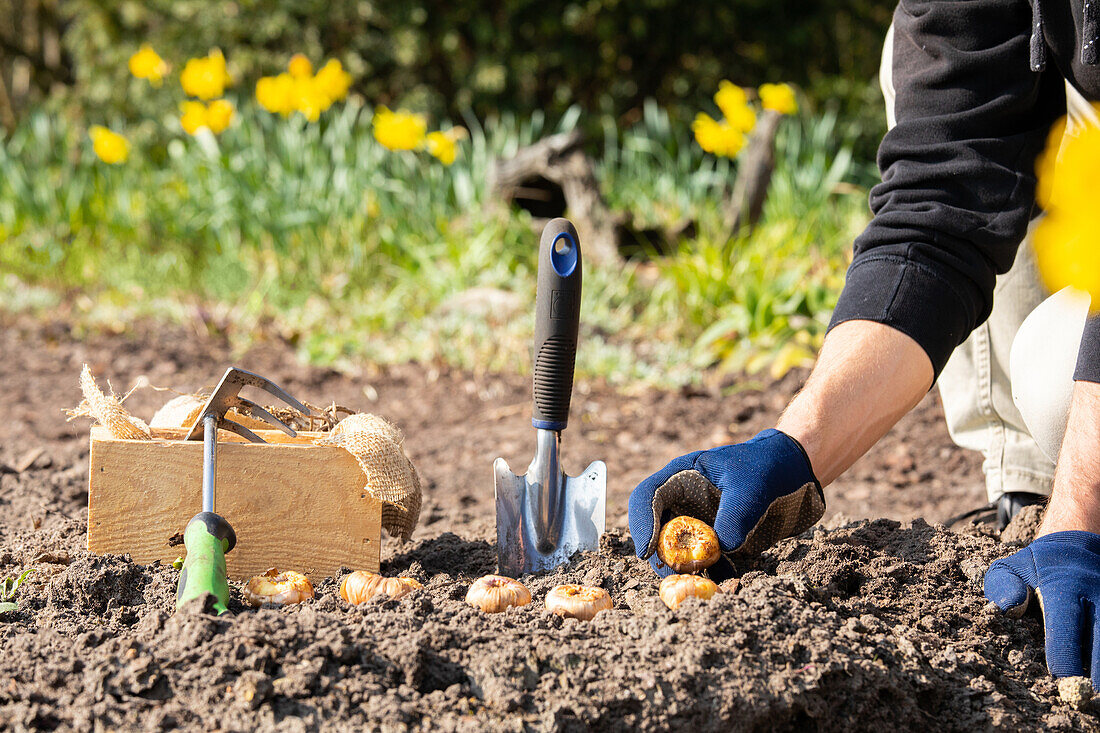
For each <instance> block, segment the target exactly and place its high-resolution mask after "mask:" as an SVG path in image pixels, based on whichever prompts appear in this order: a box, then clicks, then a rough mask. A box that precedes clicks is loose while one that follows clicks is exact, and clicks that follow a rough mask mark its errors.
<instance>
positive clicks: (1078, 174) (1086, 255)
mask: <svg viewBox="0 0 1100 733" xmlns="http://www.w3.org/2000/svg"><path fill="white" fill-rule="evenodd" d="M1063 129H1064V128H1063ZM1097 170H1100V129H1098V128H1096V127H1088V128H1085V129H1084V130H1082V131H1080V132H1079V133H1071V134H1070V135H1067V136H1065V137H1064V138H1063V137H1062V136H1061V135H1058V136H1055V135H1051V137H1050V139H1049V140H1048V148H1047V151H1046V153H1045V154H1044V155H1043V157H1042V159H1041V161H1040V167H1039V181H1040V187H1039V188H1040V190H1039V195H1040V202H1041V203H1042V205H1043V208H1044V210H1045V212H1046V214H1045V216H1043V218H1042V219H1041V220H1040V221H1039V224H1038V227H1037V228H1036V230H1035V236H1034V238H1033V243H1034V247H1035V258H1036V261H1037V263H1038V265H1039V274H1040V275H1041V277H1042V279H1043V282H1044V284H1045V285H1046V286H1047V288H1048V289H1049V290H1050V291H1051V292H1057V291H1058V290H1061V289H1062V288H1064V287H1067V286H1071V287H1074V288H1076V289H1077V290H1082V291H1084V292H1086V293H1088V294H1089V295H1090V296H1092V307H1091V310H1092V312H1093V313H1096V312H1097V311H1100V227H1097V225H1096V213H1095V208H1094V207H1095V201H1094V199H1095V197H1094V196H1093V195H1092V194H1093V192H1094V188H1093V186H1094V185H1095V181H1096V171H1097Z"/></svg>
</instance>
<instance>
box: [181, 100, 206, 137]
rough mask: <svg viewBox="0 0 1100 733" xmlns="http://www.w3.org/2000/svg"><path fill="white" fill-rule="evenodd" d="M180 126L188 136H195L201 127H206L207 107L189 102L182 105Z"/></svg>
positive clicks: (199, 103) (192, 101)
mask: <svg viewBox="0 0 1100 733" xmlns="http://www.w3.org/2000/svg"><path fill="white" fill-rule="evenodd" d="M180 111H181V113H182V114H180V125H182V126H183V131H184V132H186V133H187V134H188V135H194V134H195V133H196V132H198V129H199V128H200V127H203V126H205V125H206V105H205V104H203V103H202V102H196V101H194V100H189V101H186V102H184V103H183V104H181V105H180Z"/></svg>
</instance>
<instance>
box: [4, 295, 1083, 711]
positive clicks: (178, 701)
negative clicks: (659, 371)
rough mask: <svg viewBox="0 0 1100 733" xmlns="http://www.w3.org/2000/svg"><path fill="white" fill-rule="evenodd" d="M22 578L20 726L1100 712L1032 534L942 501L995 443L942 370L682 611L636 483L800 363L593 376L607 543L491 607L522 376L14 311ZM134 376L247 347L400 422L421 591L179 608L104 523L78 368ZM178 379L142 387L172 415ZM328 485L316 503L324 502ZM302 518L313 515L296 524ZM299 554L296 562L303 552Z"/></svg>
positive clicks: (7, 644)
mask: <svg viewBox="0 0 1100 733" xmlns="http://www.w3.org/2000/svg"><path fill="white" fill-rule="evenodd" d="M0 354H2V358H0V389H2V394H3V397H4V418H3V419H2V420H0V577H2V576H5V575H8V574H14V573H17V572H19V571H21V570H23V569H25V568H30V567H33V568H36V572H35V573H33V574H32V575H31V576H30V577H29V578H28V580H27V582H26V583H25V585H24V586H23V587H22V588H21V589H20V591H19V600H20V609H19V610H18V611H15V612H13V613H9V614H7V615H5V616H0V725H2V726H3V727H4V728H6V729H12V730H29V729H48V730H50V729H58V730H155V729H161V728H165V729H166V728H177V727H179V728H186V729H205V730H227V731H228V730H253V729H261V730H274V729H279V730H286V731H296V730H303V731H304V730H316V729H325V730H395V731H396V730H406V729H413V730H421V729H431V730H466V731H481V730H585V729H599V730H626V729H635V728H644V729H653V730H656V729H685V728H690V729H692V730H695V731H710V730H716V731H717V730H722V731H727V730H882V729H883V728H884V727H885V726H888V725H892V726H896V727H900V728H902V729H908V728H915V727H917V726H921V727H928V728H935V729H944V730H975V729H979V730H980V729H1010V730H1019V729H1035V728H1039V727H1046V728H1052V729H1077V730H1083V729H1094V730H1095V729H1098V728H1100V717H1097V716H1096V715H1095V714H1094V712H1092V711H1090V710H1085V711H1077V710H1074V709H1072V708H1070V707H1069V706H1067V705H1065V704H1063V703H1061V702H1060V700H1059V697H1058V693H1057V688H1056V685H1055V683H1054V681H1053V680H1052V679H1051V678H1049V676H1048V675H1047V673H1046V670H1045V667H1044V664H1043V653H1042V628H1041V625H1040V624H1039V623H1038V622H1037V621H1036V619H1034V618H1030V617H1029V618H1024V619H1022V620H1020V621H1011V620H1007V619H1004V618H1002V617H1000V616H999V615H998V614H997V613H995V612H994V610H992V608H991V607H990V606H989V605H988V604H987V603H986V602H985V601H984V599H983V597H982V594H981V581H982V574H983V572H984V569H985V567H986V566H987V565H988V564H989V562H990V561H991V560H993V559H994V558H996V557H998V556H1001V555H1005V554H1007V553H1009V552H1011V551H1012V550H1013V549H1014V548H1015V547H1018V546H1020V545H1019V542H1020V541H1021V539H1020V538H1021V537H1023V536H1025V535H1026V534H1027V530H1026V529H1024V530H1020V531H1017V532H1016V534H1015V535H1014V537H1015V538H1016V539H1015V541H1014V542H1011V543H1002V542H1001V541H999V539H998V538H997V537H996V536H995V534H994V533H993V532H992V531H991V530H989V529H985V528H982V527H978V526H976V525H968V526H967V527H965V528H963V529H962V531H950V530H948V529H945V528H944V527H943V526H942V525H940V524H938V523H937V522H942V521H943V520H944V519H945V518H946V517H948V516H950V515H952V514H955V513H957V512H960V511H963V510H965V509H968V508H971V507H974V506H977V505H979V504H981V503H982V502H984V496H983V491H982V487H981V483H982V481H981V474H980V470H979V465H980V458H979V457H976V456H974V455H972V454H969V453H966V452H963V451H961V450H959V449H957V448H955V447H953V446H952V444H951V443H950V441H949V440H948V438H947V435H946V430H945V429H944V428H943V426H942V411H941V408H940V406H939V404H938V402H937V399H936V397H935V395H934V394H930V395H929V397H928V398H927V399H926V400H925V401H924V402H923V403H922V404H921V405H920V407H918V408H917V410H916V411H915V412H914V413H913V414H911V415H910V416H908V417H907V418H905V419H904V420H903V421H902V423H901V424H900V425H899V426H898V427H897V428H896V429H895V430H894V431H893V432H892V433H891V434H890V435H889V436H888V437H887V438H886V439H885V440H884V441H882V442H881V444H880V445H879V446H878V447H876V448H875V450H874V451H873V452H872V453H871V454H870V455H869V456H867V457H866V458H865V459H863V460H862V461H861V462H860V463H859V464H858V465H857V466H856V467H855V468H854V469H853V470H852V471H851V472H850V473H849V475H848V476H846V477H844V478H843V479H842V480H840V481H838V482H837V483H836V484H835V485H834V486H833V487H831V488H830V490H829V491H828V492H827V497H828V501H829V509H828V510H827V513H826V518H825V520H824V521H823V523H822V524H821V525H820V526H818V527H815V528H814V529H812V530H810V531H809V532H807V533H806V534H804V535H802V536H800V537H798V538H794V539H790V540H785V541H783V542H781V543H780V544H779V545H778V546H776V547H775V548H773V549H772V550H770V551H768V552H766V553H765V554H764V555H763V556H762V557H760V558H758V559H755V560H753V561H749V562H746V563H744V564H743V565H740V566H738V567H737V568H735V571H736V575H737V576H738V580H736V581H730V582H727V583H725V584H724V585H723V587H724V592H722V593H720V594H719V595H718V596H716V597H715V598H714V599H712V600H711V601H709V602H700V601H697V600H694V599H693V600H690V601H687V602H685V603H684V604H683V605H682V606H680V608H679V609H678V610H677V611H675V612H674V611H669V610H668V609H666V608H665V607H664V606H663V605H662V604H661V603H660V601H659V600H658V599H657V592H656V591H657V584H656V582H655V578H654V576H653V575H652V573H651V571H650V570H649V567H648V565H647V564H645V563H643V562H640V561H638V560H637V559H635V557H634V553H633V544H632V543H631V541H630V539H629V535H628V534H627V532H626V522H625V508H626V500H627V496H628V495H629V491H630V489H631V487H632V486H633V485H634V484H635V483H636V482H637V481H638V480H639V479H641V478H643V477H644V476H645V475H646V474H647V473H649V472H651V471H653V470H656V469H657V468H660V467H661V466H662V465H663V464H664V463H665V462H666V461H667V460H669V459H670V458H672V457H674V456H675V455H677V454H679V453H682V452H685V451H688V450H692V449H697V448H702V447H707V446H710V445H717V444H719V443H724V442H728V441H731V440H738V439H743V438H746V437H749V436H750V435H752V434H753V433H755V432H756V431H758V430H760V429H762V428H764V427H767V426H770V425H771V424H772V423H773V422H774V420H775V418H776V417H777V414H778V411H779V410H780V409H781V408H782V406H783V405H784V404H785V402H786V400H788V399H789V398H790V396H791V395H792V394H793V392H794V391H795V390H796V389H797V387H798V385H799V381H800V379H802V378H804V376H805V374H804V373H802V374H792V375H788V377H786V378H785V379H783V380H781V381H779V382H776V383H767V382H763V383H761V382H758V381H753V380H749V379H742V380H730V381H728V382H727V383H724V384H716V385H715V386H713V387H707V388H693V389H688V390H679V391H652V390H644V391H631V392H626V393H624V392H621V391H616V390H615V389H612V388H611V387H609V386H607V385H604V384H601V383H599V382H581V383H580V384H578V386H577V389H576V391H575V395H574V401H573V415H574V420H573V422H572V424H571V426H570V428H569V430H568V431H566V433H565V438H564V444H563V449H562V453H563V456H564V458H565V462H566V468H567V469H568V470H572V471H574V472H575V471H576V470H578V469H579V468H580V467H582V466H584V465H586V464H587V463H588V462H589V461H591V460H593V459H596V458H602V459H604V460H605V461H607V464H608V474H609V480H608V491H609V497H608V526H609V529H608V532H607V533H606V535H605V536H604V538H603V541H602V543H601V546H600V550H599V552H593V553H586V554H584V555H581V556H577V557H576V558H575V559H574V562H573V563H572V564H571V565H569V566H568V567H566V568H562V569H559V570H557V571H555V572H552V573H549V574H544V575H540V576H530V577H527V578H526V579H525V580H526V582H527V584H528V586H529V587H530V589H531V591H532V593H533V595H534V597H535V600H534V602H533V603H532V604H531V605H530V606H527V607H525V608H520V609H511V610H509V611H507V612H505V613H503V614H499V615H484V614H481V613H480V612H478V611H475V610H474V609H472V608H471V607H469V606H467V605H466V604H465V603H464V602H463V598H464V595H465V592H466V588H467V586H468V585H469V583H470V582H471V581H472V580H473V579H474V578H476V577H478V576H480V575H482V574H484V573H487V572H491V571H493V570H494V564H495V555H494V547H493V539H494V536H495V533H494V519H493V495H492V480H491V476H492V474H491V470H490V467H491V465H492V461H493V459H494V458H495V457H496V456H497V455H503V456H504V457H505V458H507V459H508V461H509V463H510V464H511V465H526V463H527V461H528V460H529V459H530V455H531V450H532V447H533V445H532V443H533V441H532V435H531V430H530V429H528V428H527V427H526V426H527V425H529V417H530V405H529V398H528V389H529V387H528V384H527V380H526V379H525V378H523V377H519V376H498V375H477V374H470V373H463V372H458V371H454V370H450V369H447V368H445V367H442V366H438V365H407V366H402V367H394V368H388V369H382V370H364V371H363V372H362V373H359V374H354V375H346V374H338V373H336V372H334V371H330V370H325V369H316V368H309V367H304V366H301V365H299V364H298V363H297V362H296V361H295V359H294V356H293V351H292V349H291V348H290V347H288V346H286V345H285V344H282V343H279V342H274V341H273V342H269V343H263V344H261V345H259V346H257V347H254V348H252V349H251V350H250V351H249V352H247V353H245V354H232V353H231V352H230V351H229V349H228V348H227V346H226V344H225V343H223V342H221V341H219V340H217V339H215V338H211V337H208V336H202V337H197V336H196V335H195V334H194V333H191V332H188V331H186V330H183V329H178V330H176V329H171V328H163V327H152V326H149V327H143V328H139V329H137V330H136V331H134V332H130V333H125V334H82V335H80V337H78V336H77V335H75V334H73V333H72V332H71V331H70V329H69V328H68V327H66V326H65V325H64V324H62V323H58V322H36V321H32V320H29V319H26V318H24V317H17V316H10V315H9V316H0ZM85 362H87V363H88V364H90V365H91V367H92V371H93V373H94V374H95V375H96V376H97V379H98V380H99V381H100V384H101V385H102V384H104V382H105V379H106V378H110V379H111V382H112V384H113V386H114V387H115V389H116V390H118V391H124V390H125V389H127V388H128V387H129V386H130V385H131V384H132V383H134V381H135V380H137V379H138V378H139V377H142V376H144V377H146V378H147V379H148V380H149V381H150V382H151V383H153V384H155V385H166V386H172V387H174V388H176V389H179V390H181V391H188V392H189V391H196V390H199V389H201V388H203V387H207V388H208V387H210V386H212V383H213V381H214V380H216V379H217V377H218V376H219V375H220V374H221V372H222V371H223V370H224V368H225V366H226V365H228V364H230V363H233V364H237V365H239V366H242V367H244V368H247V369H251V370H255V371H258V372H260V373H263V374H265V375H267V376H270V377H271V378H273V379H275V380H276V381H277V382H279V383H280V384H282V385H283V386H284V387H286V388H287V389H288V390H289V391H290V392H291V393H292V394H295V395H297V396H299V397H301V398H304V399H306V400H309V401H311V402H315V403H316V402H322V401H328V400H336V401H337V402H339V403H341V404H345V405H349V406H352V407H358V408H360V409H364V410H370V411H372V412H376V413H379V414H381V415H383V416H384V417H386V418H388V419H390V420H391V421H393V422H394V423H395V424H397V425H398V426H400V427H401V428H402V429H403V430H404V431H405V433H406V436H407V449H408V451H409V454H410V457H411V458H412V460H413V461H414V463H415V464H416V466H417V468H418V470H419V471H420V474H421V476H422V480H423V484H424V489H425V498H424V509H423V512H422V515H421V523H420V526H419V527H418V528H417V530H416V532H415V533H414V534H413V537H412V540H411V541H410V542H407V543H400V542H398V541H397V540H395V539H387V540H386V543H385V546H384V548H383V568H382V569H383V573H385V574H389V575H396V574H402V575H409V576H412V577H414V578H417V579H418V580H420V581H421V582H423V583H424V585H425V587H424V589H423V590H420V591H415V592H413V593H412V594H411V595H409V596H406V597H405V598H403V599H401V600H398V601H394V600H389V599H385V600H375V601H372V602H369V603H367V604H365V605H363V606H358V607H351V606H348V605H347V604H345V603H344V602H343V601H341V600H340V599H339V597H338V594H337V584H338V581H339V579H340V577H341V576H342V574H343V573H341V574H338V576H337V577H334V578H314V579H313V580H314V582H315V585H316V586H317V591H318V593H317V597H316V598H315V599H314V600H313V601H311V602H308V603H306V604H303V605H301V606H298V607H292V608H286V609H274V608H266V609H262V610H252V609H249V608H246V607H244V606H243V605H242V604H241V601H240V595H239V590H234V598H233V601H232V604H231V605H232V606H233V610H234V611H235V613H234V614H233V615H232V616H225V617H214V616H211V615H209V614H207V613H204V612H203V611H204V609H203V607H202V600H201V599H200V600H199V601H197V602H195V603H194V604H193V605H192V606H190V607H188V608H185V609H183V610H182V611H181V612H179V613H173V598H174V590H175V585H176V580H177V571H176V570H174V569H173V568H172V567H170V566H161V565H154V566H150V567H142V566H139V565H136V564H134V563H133V562H131V561H130V560H129V558H128V557H124V556H123V557H119V556H96V555H91V554H89V553H88V552H87V551H86V550H85V549H84V546H85V539H86V536H85V535H86V529H87V526H86V520H87V465H88V437H87V430H88V426H87V424H86V423H85V422H73V423H66V422H65V418H64V415H63V413H62V409H63V408H67V407H72V406H74V405H75V404H76V403H77V402H78V401H79V399H80V395H79V390H78V387H77V375H78V374H79V372H80V367H81V364H83V363H85ZM170 396H172V395H171V394H170V393H157V392H155V391H152V390H149V389H144V390H139V391H138V392H135V393H134V395H133V396H131V397H130V398H129V399H128V400H127V401H126V404H127V406H128V407H129V408H130V409H131V410H132V411H133V412H134V413H135V414H137V415H139V416H141V417H144V418H146V419H147V418H148V417H149V416H150V415H151V414H152V412H153V411H154V410H155V409H156V407H157V406H159V405H160V404H162V403H163V402H165V401H167V399H168V398H169V397H170ZM307 510H308V508H307ZM288 521H289V520H288ZM287 569H293V568H287ZM560 582H580V583H585V584H589V585H597V586H602V587H604V588H606V589H607V590H608V591H609V592H610V594H611V597H612V599H613V601H614V608H613V610H611V611H607V612H604V613H601V614H599V615H598V616H597V617H596V619H595V620H594V621H592V622H587V623H586V622H579V621H576V620H572V619H569V620H563V619H560V618H558V617H556V616H552V615H550V614H549V613H548V612H547V611H546V610H545V608H544V605H543V598H544V597H545V594H546V592H547V591H548V590H549V589H550V588H551V587H552V586H553V585H555V584H557V583H560Z"/></svg>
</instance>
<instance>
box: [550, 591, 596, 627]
mask: <svg viewBox="0 0 1100 733" xmlns="http://www.w3.org/2000/svg"><path fill="white" fill-rule="evenodd" d="M546 609H547V610H548V611H550V613H555V614H557V615H558V616H564V617H565V618H576V619H580V620H581V621H591V620H592V619H593V618H595V617H596V614H597V613H599V612H600V611H610V610H611V596H610V595H608V593H607V591H605V590H604V589H603V588H592V587H590V586H587V585H572V584H565V585H558V586H555V587H554V588H553V589H552V590H551V591H550V592H549V593H547V594H546Z"/></svg>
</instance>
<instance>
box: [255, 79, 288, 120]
mask: <svg viewBox="0 0 1100 733" xmlns="http://www.w3.org/2000/svg"><path fill="white" fill-rule="evenodd" d="M256 101H257V102H259V103H260V106H261V107H263V108H264V109H266V110H267V111H268V112H271V113H272V114H279V115H283V116H284V117H286V116H288V115H290V113H291V112H293V111H294V109H295V107H296V106H297V105H296V104H295V100H294V80H293V79H292V78H291V77H290V74H279V75H278V76H265V77H263V78H262V79H260V80H259V81H258V82H256Z"/></svg>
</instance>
